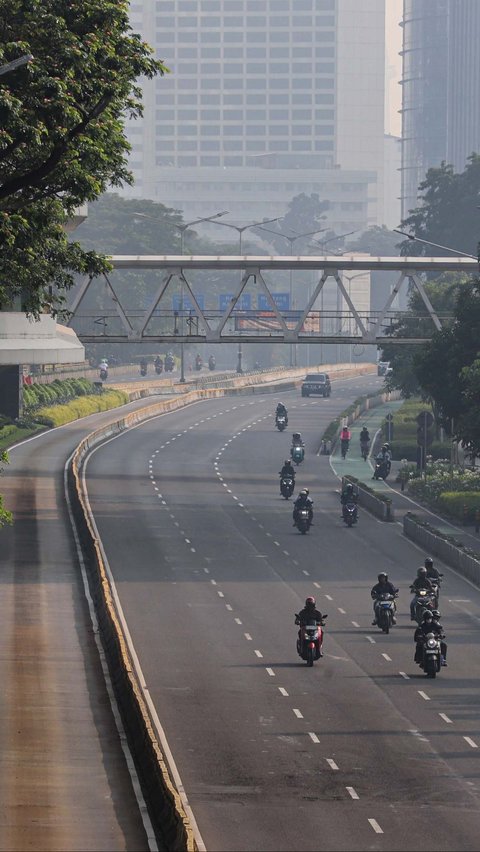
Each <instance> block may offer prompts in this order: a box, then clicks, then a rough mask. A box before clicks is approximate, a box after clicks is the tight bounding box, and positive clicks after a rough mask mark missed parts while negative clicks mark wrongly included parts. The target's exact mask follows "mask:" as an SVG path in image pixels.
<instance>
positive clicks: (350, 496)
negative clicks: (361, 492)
mask: <svg viewBox="0 0 480 852" xmlns="http://www.w3.org/2000/svg"><path fill="white" fill-rule="evenodd" d="M357 498H358V494H357V492H356V491H355V488H354V487H353V485H352V483H351V482H347V484H346V485H345V487H344V489H343V491H342V493H341V494H340V503H341V504H342V506H344V505H345V503H356V502H357Z"/></svg>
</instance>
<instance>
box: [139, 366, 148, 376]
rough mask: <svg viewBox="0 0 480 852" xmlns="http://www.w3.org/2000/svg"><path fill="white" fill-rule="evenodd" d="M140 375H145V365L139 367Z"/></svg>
mask: <svg viewBox="0 0 480 852" xmlns="http://www.w3.org/2000/svg"><path fill="white" fill-rule="evenodd" d="M140 375H141V376H146V375H147V365H146V364H141V365H140Z"/></svg>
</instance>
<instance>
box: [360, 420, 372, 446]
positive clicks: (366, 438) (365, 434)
mask: <svg viewBox="0 0 480 852" xmlns="http://www.w3.org/2000/svg"><path fill="white" fill-rule="evenodd" d="M369 442H370V432H369V431H368V429H367V427H366V426H365V424H363V426H362V431H361V432H360V443H361V444H366V443H369Z"/></svg>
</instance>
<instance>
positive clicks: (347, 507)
mask: <svg viewBox="0 0 480 852" xmlns="http://www.w3.org/2000/svg"><path fill="white" fill-rule="evenodd" d="M342 517H343V520H344V521H345V523H346V525H347V527H352V526H353V524H356V523H357V520H358V507H357V504H356V503H344V504H343V506H342Z"/></svg>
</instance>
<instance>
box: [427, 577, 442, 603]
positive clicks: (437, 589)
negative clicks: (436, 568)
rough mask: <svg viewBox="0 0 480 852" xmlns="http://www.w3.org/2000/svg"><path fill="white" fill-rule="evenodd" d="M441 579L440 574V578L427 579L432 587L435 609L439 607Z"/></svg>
mask: <svg viewBox="0 0 480 852" xmlns="http://www.w3.org/2000/svg"><path fill="white" fill-rule="evenodd" d="M442 577H443V574H440V577H438V578H436V577H435V578H433V577H430V578H429V579H430V582H431V584H432V586H433V594H434V595H435V609H438V607H439V605H440V584H441V582H442V579H441V578H442Z"/></svg>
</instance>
